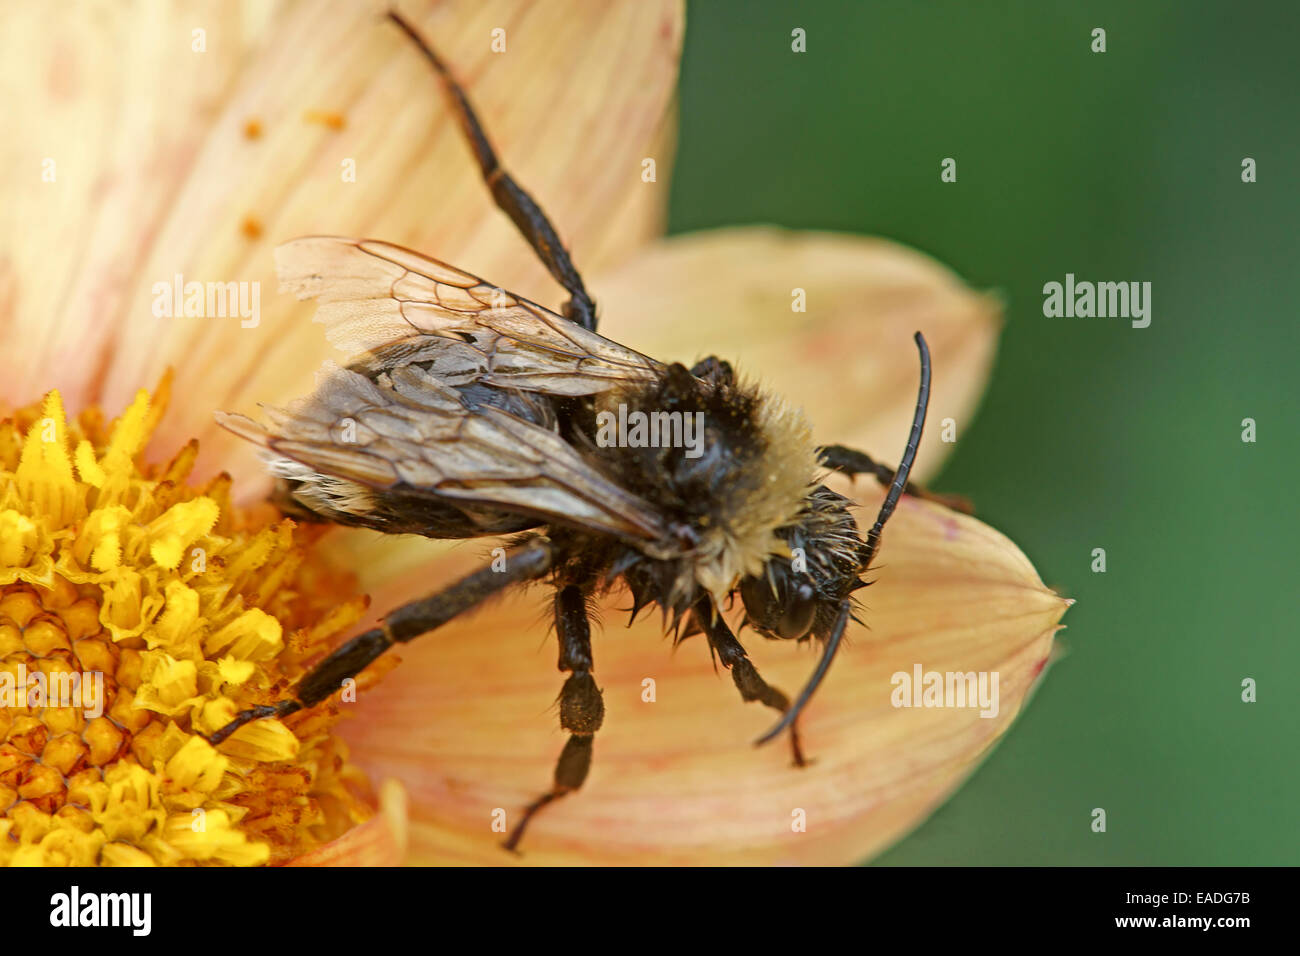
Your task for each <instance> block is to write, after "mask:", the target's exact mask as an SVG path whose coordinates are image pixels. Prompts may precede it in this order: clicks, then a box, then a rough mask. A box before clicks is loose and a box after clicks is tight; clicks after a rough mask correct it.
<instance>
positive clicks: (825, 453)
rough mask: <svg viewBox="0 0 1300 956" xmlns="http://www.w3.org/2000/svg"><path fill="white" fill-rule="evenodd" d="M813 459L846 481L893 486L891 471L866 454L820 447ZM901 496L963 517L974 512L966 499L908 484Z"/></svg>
mask: <svg viewBox="0 0 1300 956" xmlns="http://www.w3.org/2000/svg"><path fill="white" fill-rule="evenodd" d="M817 458H818V460H819V461H820V462H821V463H822V464H823V465H825V466H826V467H827V468H831V469H833V470H835V471H838V472H841V473H842V474H845V475H848V476H849V477H850V478H852V477H854V476H856V475H871V476H872V477H873V478H875V479H876V480H877V481H878V482H880V483H881V484H882V485H884V486H885V487H886V488H888V487H889V486H890V485H891V484H893V482H894V469H893V468H890V467H889V466H888V465H882V464H881V463H880V462H878V461H876V460H875V459H873V458H872V457H871V456H870V455H868V454H867V453H866V452H861V451H857V450H856V449H853V448H847V447H845V446H844V445H823V446H822V447H821V448H818V449H817ZM903 493H904V494H909V495H914V496H915V497H917V498H923V499H925V500H926V501H934V502H937V503H938V504H941V505H944V506H945V507H948V508H951V509H953V510H954V511H960V512H962V513H963V514H972V513H974V511H975V507H974V506H973V505H972V504H971V503H970V501H969V499H967V498H963V497H962V496H961V495H943V494H938V493H936V492H933V491H927V490H926V489H924V488H922V487H921V486H920V485H916V484H913V483H912V482H910V481H909V482H908V483H907V484H906V485H905V486H904V487H903Z"/></svg>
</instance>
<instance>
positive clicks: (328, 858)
mask: <svg viewBox="0 0 1300 956" xmlns="http://www.w3.org/2000/svg"><path fill="white" fill-rule="evenodd" d="M408 813H409V809H408V803H407V797H406V791H405V789H404V788H403V787H402V785H401V783H399V782H398V781H396V780H385V781H384V784H383V786H382V787H380V790H379V812H378V813H377V814H375V815H374V816H373V817H371V818H370V819H369V820H367V821H366V822H365V823H361V824H358V825H357V826H355V827H353V828H352V829H351V830H349V831H348V832H347V833H345V834H343V836H341V837H339V838H338V839H337V840H332V841H330V842H329V843H327V844H325V845H324V846H322V847H318V848H317V849H315V850H312V851H311V852H310V853H304V854H303V855H302V856H300V857H298V858H297V859H295V860H293V861H291V862H289V863H287V864H285V865H286V866H400V865H401V864H402V862H403V861H404V860H405V858H406V847H407V816H408Z"/></svg>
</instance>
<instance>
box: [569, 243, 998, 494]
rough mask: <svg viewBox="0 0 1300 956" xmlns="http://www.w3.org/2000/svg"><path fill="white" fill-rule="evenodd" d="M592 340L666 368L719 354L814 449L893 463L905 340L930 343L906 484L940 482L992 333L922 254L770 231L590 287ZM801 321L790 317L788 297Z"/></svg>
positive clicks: (992, 325)
mask: <svg viewBox="0 0 1300 956" xmlns="http://www.w3.org/2000/svg"><path fill="white" fill-rule="evenodd" d="M593 288H595V289H596V291H597V294H598V296H599V298H600V300H601V303H602V305H603V313H602V316H603V318H602V326H601V332H602V333H604V334H605V335H608V336H610V337H612V338H614V339H617V340H618V341H620V342H622V343H624V344H625V345H628V346H630V347H632V348H634V349H637V350H639V351H641V352H645V353H647V354H650V355H653V356H655V357H656V358H659V359H663V360H674V361H681V362H686V363H688V364H689V363H692V362H694V361H696V360H697V359H699V358H702V357H704V356H706V355H717V356H719V357H721V358H725V359H727V360H728V361H730V362H731V363H732V365H733V366H734V367H735V368H736V369H737V371H739V372H741V373H744V374H749V375H753V376H757V377H758V379H759V380H760V381H762V382H764V383H765V384H767V385H768V386H769V387H771V388H772V389H774V390H775V391H777V392H779V393H781V394H783V395H785V397H786V398H788V399H789V400H790V401H792V402H794V403H796V404H799V405H802V406H803V408H804V411H805V412H806V413H807V414H808V416H809V418H810V420H811V421H812V424H813V430H814V434H815V435H816V436H817V439H818V441H821V442H823V443H828V444H829V443H832V442H839V443H842V444H847V445H850V446H853V447H857V448H861V449H862V450H863V451H866V452H868V453H869V454H871V455H873V456H875V457H877V458H878V459H879V460H881V461H884V462H888V463H891V464H892V463H894V462H896V461H897V460H898V457H899V455H900V454H901V453H902V450H903V446H904V445H905V444H906V441H907V434H908V428H909V426H910V424H911V420H912V412H913V409H914V408H915V405H916V390H917V382H918V376H919V365H918V360H917V353H916V346H915V345H914V344H913V342H912V335H913V333H915V332H916V331H918V330H919V331H921V332H922V333H923V334H924V335H925V337H926V339H927V341H928V342H929V345H930V350H931V354H932V356H933V365H934V386H933V391H932V394H931V400H930V420H929V423H928V427H927V429H926V432H925V438H924V440H923V442H922V445H921V452H920V455H919V457H918V459H917V466H916V472H915V474H916V475H917V477H919V478H921V479H924V478H925V477H926V476H927V475H933V474H935V473H936V472H937V470H938V467H939V465H940V464H941V463H942V461H943V459H944V457H945V456H946V454H947V452H948V451H949V450H950V449H951V447H952V445H951V444H950V443H945V442H943V441H942V440H941V431H942V427H941V426H942V422H943V420H944V419H946V418H951V419H953V421H954V423H955V424H956V428H957V435H958V436H960V435H962V434H963V433H964V429H965V428H966V427H968V425H969V423H970V420H971V416H972V414H973V412H974V409H975V406H976V404H977V402H978V400H979V397H980V395H981V393H982V392H983V390H984V385H985V383H986V381H987V379H988V375H989V370H990V368H991V366H992V363H993V354H994V349H995V346H996V344H997V336H998V331H999V328H1000V325H1001V321H1000V317H999V314H1000V309H999V307H998V305H997V303H996V301H995V300H994V299H993V298H992V297H991V296H989V295H984V294H980V293H976V292H973V291H971V290H970V289H969V288H968V287H967V286H966V285H964V284H963V283H962V282H961V281H960V280H959V279H958V278H957V277H956V276H955V275H954V274H953V273H952V272H950V271H949V270H948V269H946V268H945V267H943V266H942V265H940V264H939V263H937V262H935V261H934V260H933V259H930V258H928V257H926V256H924V255H922V254H921V253H919V252H915V251H913V250H911V249H908V248H907V247H905V246H901V245H898V244H897V243H893V242H889V241H887V240H884V239H868V238H863V237H859V236H850V235H835V234H831V233H815V232H789V231H783V230H779V229H773V228H768V227H738V228H728V229H717V230H711V231H707V232H700V233H694V234H690V235H684V236H677V237H673V238H670V239H667V240H663V241H661V242H658V243H656V244H654V245H652V246H650V247H648V248H647V249H646V250H644V251H642V252H641V253H640V254H638V255H637V256H635V257H633V258H632V259H630V260H629V261H628V262H626V263H625V264H624V265H623V266H622V267H620V268H619V269H617V270H615V271H613V272H612V273H608V274H604V275H601V276H599V277H597V279H596V280H594V281H593ZM795 289H802V290H804V293H805V295H806V297H807V298H806V305H807V311H806V312H794V311H792V309H791V307H792V303H793V301H794V300H793V290H795Z"/></svg>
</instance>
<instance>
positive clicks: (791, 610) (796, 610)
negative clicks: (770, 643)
mask: <svg viewBox="0 0 1300 956" xmlns="http://www.w3.org/2000/svg"><path fill="white" fill-rule="evenodd" d="M816 615H817V592H816V591H814V590H813V587H812V585H811V584H808V583H807V582H804V583H802V584H800V585H799V587H798V588H796V589H795V592H794V593H793V594H791V595H790V597H789V598H788V599H787V601H786V603H785V607H784V609H783V610H782V613H781V623H780V624H778V625H777V628H776V630H777V633H778V634H780V635H781V636H782V637H783V638H785V639H786V640H787V641H795V640H798V639H799V638H801V637H803V636H804V635H806V634H807V633H808V632H809V631H810V630H812V626H813V619H814V618H815V617H816Z"/></svg>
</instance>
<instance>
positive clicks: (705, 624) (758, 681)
mask: <svg viewBox="0 0 1300 956" xmlns="http://www.w3.org/2000/svg"><path fill="white" fill-rule="evenodd" d="M693 614H694V616H695V620H696V622H697V623H698V624H699V626H700V628H701V629H702V630H703V631H704V633H705V635H707V637H708V639H709V646H710V647H712V648H713V650H714V652H715V653H716V654H717V655H718V660H720V661H722V665H723V666H724V667H726V668H727V669H728V670H729V671H731V679H732V680H733V681H735V683H736V689H737V690H738V691H740V696H741V698H742V699H743V700H744V701H745V702H746V703H748V702H749V701H751V700H756V701H759V702H760V703H763V704H766V705H767V706H768V707H771V708H772V709H773V710H779V711H780V712H781V713H783V714H784V713H785V712H786V711H788V710H789V709H790V698H789V697H787V696H786V695H785V694H783V693H782V692H781V691H779V690H777V689H776V688H775V687H773V686H772V685H771V684H769V683H768V682H767V681H765V680H763V678H762V677H760V676H759V673H758V668H756V667H755V666H754V662H753V661H751V660H750V659H749V655H748V654H746V653H745V648H744V647H743V646H742V645H741V643H740V641H739V640H738V639H737V637H736V635H735V634H733V633H731V628H729V627H727V622H726V621H724V620H723V619H722V616H721V615H720V614H717V613H716V612H715V611H714V609H713V606H712V604H711V603H710V601H709V600H708V599H707V598H705V599H704V600H702V601H701V602H700V603H699V604H697V605H696V606H695V608H694V609H693ZM790 752H791V756H792V757H793V758H794V765H795V766H796V767H806V766H808V763H809V761H808V759H807V758H805V757H804V754H803V746H802V744H801V743H800V740H799V721H798V718H796V719H795V721H794V723H792V724H791V725H790Z"/></svg>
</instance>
